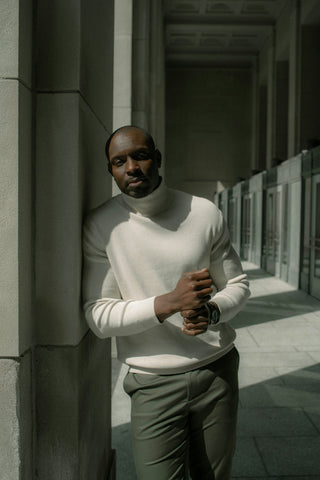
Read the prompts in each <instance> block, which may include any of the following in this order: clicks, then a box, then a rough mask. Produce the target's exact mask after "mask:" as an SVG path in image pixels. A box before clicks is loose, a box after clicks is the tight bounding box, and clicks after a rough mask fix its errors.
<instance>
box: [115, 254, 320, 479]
mask: <svg viewBox="0 0 320 480" xmlns="http://www.w3.org/2000/svg"><path fill="white" fill-rule="evenodd" d="M243 266H244V268H245V270H246V271H247V273H248V275H249V278H250V286H251V292H252V295H251V298H250V300H249V302H248V304H247V306H246V307H245V309H244V310H243V311H242V312H241V313H240V314H239V315H237V317H236V318H235V319H233V320H232V322H231V323H232V325H233V326H234V327H235V328H236V330H237V341H236V345H237V348H238V350H239V352H240V355H241V364H240V372H239V378H240V404H239V421H238V441H237V450H236V454H235V457H234V462H233V470H232V479H237V480H249V479H251V480H252V479H257V480H258V479H259V480H266V479H268V480H282V479H287V480H309V479H310V480H311V479H312V480H320V302H319V301H317V300H316V299H314V298H313V297H310V296H308V295H306V294H305V293H304V292H302V291H297V290H295V289H294V288H293V287H291V286H290V285H288V284H287V283H284V282H282V281H281V280H279V279H277V278H275V277H272V276H270V275H268V274H267V273H265V272H264V271H263V270H260V269H258V268H257V267H256V266H255V265H252V264H250V263H247V262H244V263H243ZM125 373H126V368H125V367H123V366H121V365H120V364H119V362H118V361H117V360H115V359H114V361H113V379H114V384H113V396H112V401H113V429H112V435H113V448H115V449H116V451H117V480H133V479H136V476H135V472H134V464H133V459H132V450H131V440H130V415H129V411H130V402H129V399H128V398H127V396H126V394H125V393H124V392H123V390H122V380H123V377H124V375H125ZM164 480H165V479H164ZM199 480H200V479H199Z"/></svg>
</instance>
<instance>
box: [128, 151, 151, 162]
mask: <svg viewBox="0 0 320 480" xmlns="http://www.w3.org/2000/svg"><path fill="white" fill-rule="evenodd" d="M132 158H133V159H134V160H148V159H149V158H150V153H149V152H137V153H135V154H133V155H132Z"/></svg>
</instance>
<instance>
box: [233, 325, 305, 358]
mask: <svg viewBox="0 0 320 480" xmlns="http://www.w3.org/2000/svg"><path fill="white" fill-rule="evenodd" d="M237 332H238V330H237ZM236 341H237V340H236ZM309 350H310V347H309ZM297 351H298V350H297V348H296V347H293V346H292V345H281V352H282V353H284V352H297ZM239 352H240V354H241V353H246V352H249V353H256V354H258V355H260V353H272V352H279V345H268V346H266V345H264V346H263V345H256V346H250V347H249V346H242V347H241V348H239ZM313 363H314V362H313Z"/></svg>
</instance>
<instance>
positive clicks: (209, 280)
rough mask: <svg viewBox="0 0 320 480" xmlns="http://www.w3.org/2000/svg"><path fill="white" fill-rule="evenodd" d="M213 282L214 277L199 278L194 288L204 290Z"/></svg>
mask: <svg viewBox="0 0 320 480" xmlns="http://www.w3.org/2000/svg"><path fill="white" fill-rule="evenodd" d="M212 284H213V281H212V278H206V279H205V280H199V281H198V282H195V283H194V284H193V289H194V290H203V289H204V288H209V287H211V285H212Z"/></svg>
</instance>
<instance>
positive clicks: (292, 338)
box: [248, 317, 319, 348]
mask: <svg viewBox="0 0 320 480" xmlns="http://www.w3.org/2000/svg"><path fill="white" fill-rule="evenodd" d="M248 330H249V333H250V334H251V336H252V337H253V338H254V340H255V341H256V343H257V344H258V345H260V346H266V345H273V346H278V347H279V346H282V345H291V346H299V345H301V344H302V339H303V344H304V345H309V348H310V347H312V346H318V345H319V331H318V330H317V329H315V328H314V327H313V326H311V325H308V324H305V325H304V328H303V338H302V335H301V334H302V332H301V320H300V319H294V318H292V317H290V318H286V319H281V320H277V321H274V322H269V323H265V324H263V325H255V326H252V327H249V328H248Z"/></svg>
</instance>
